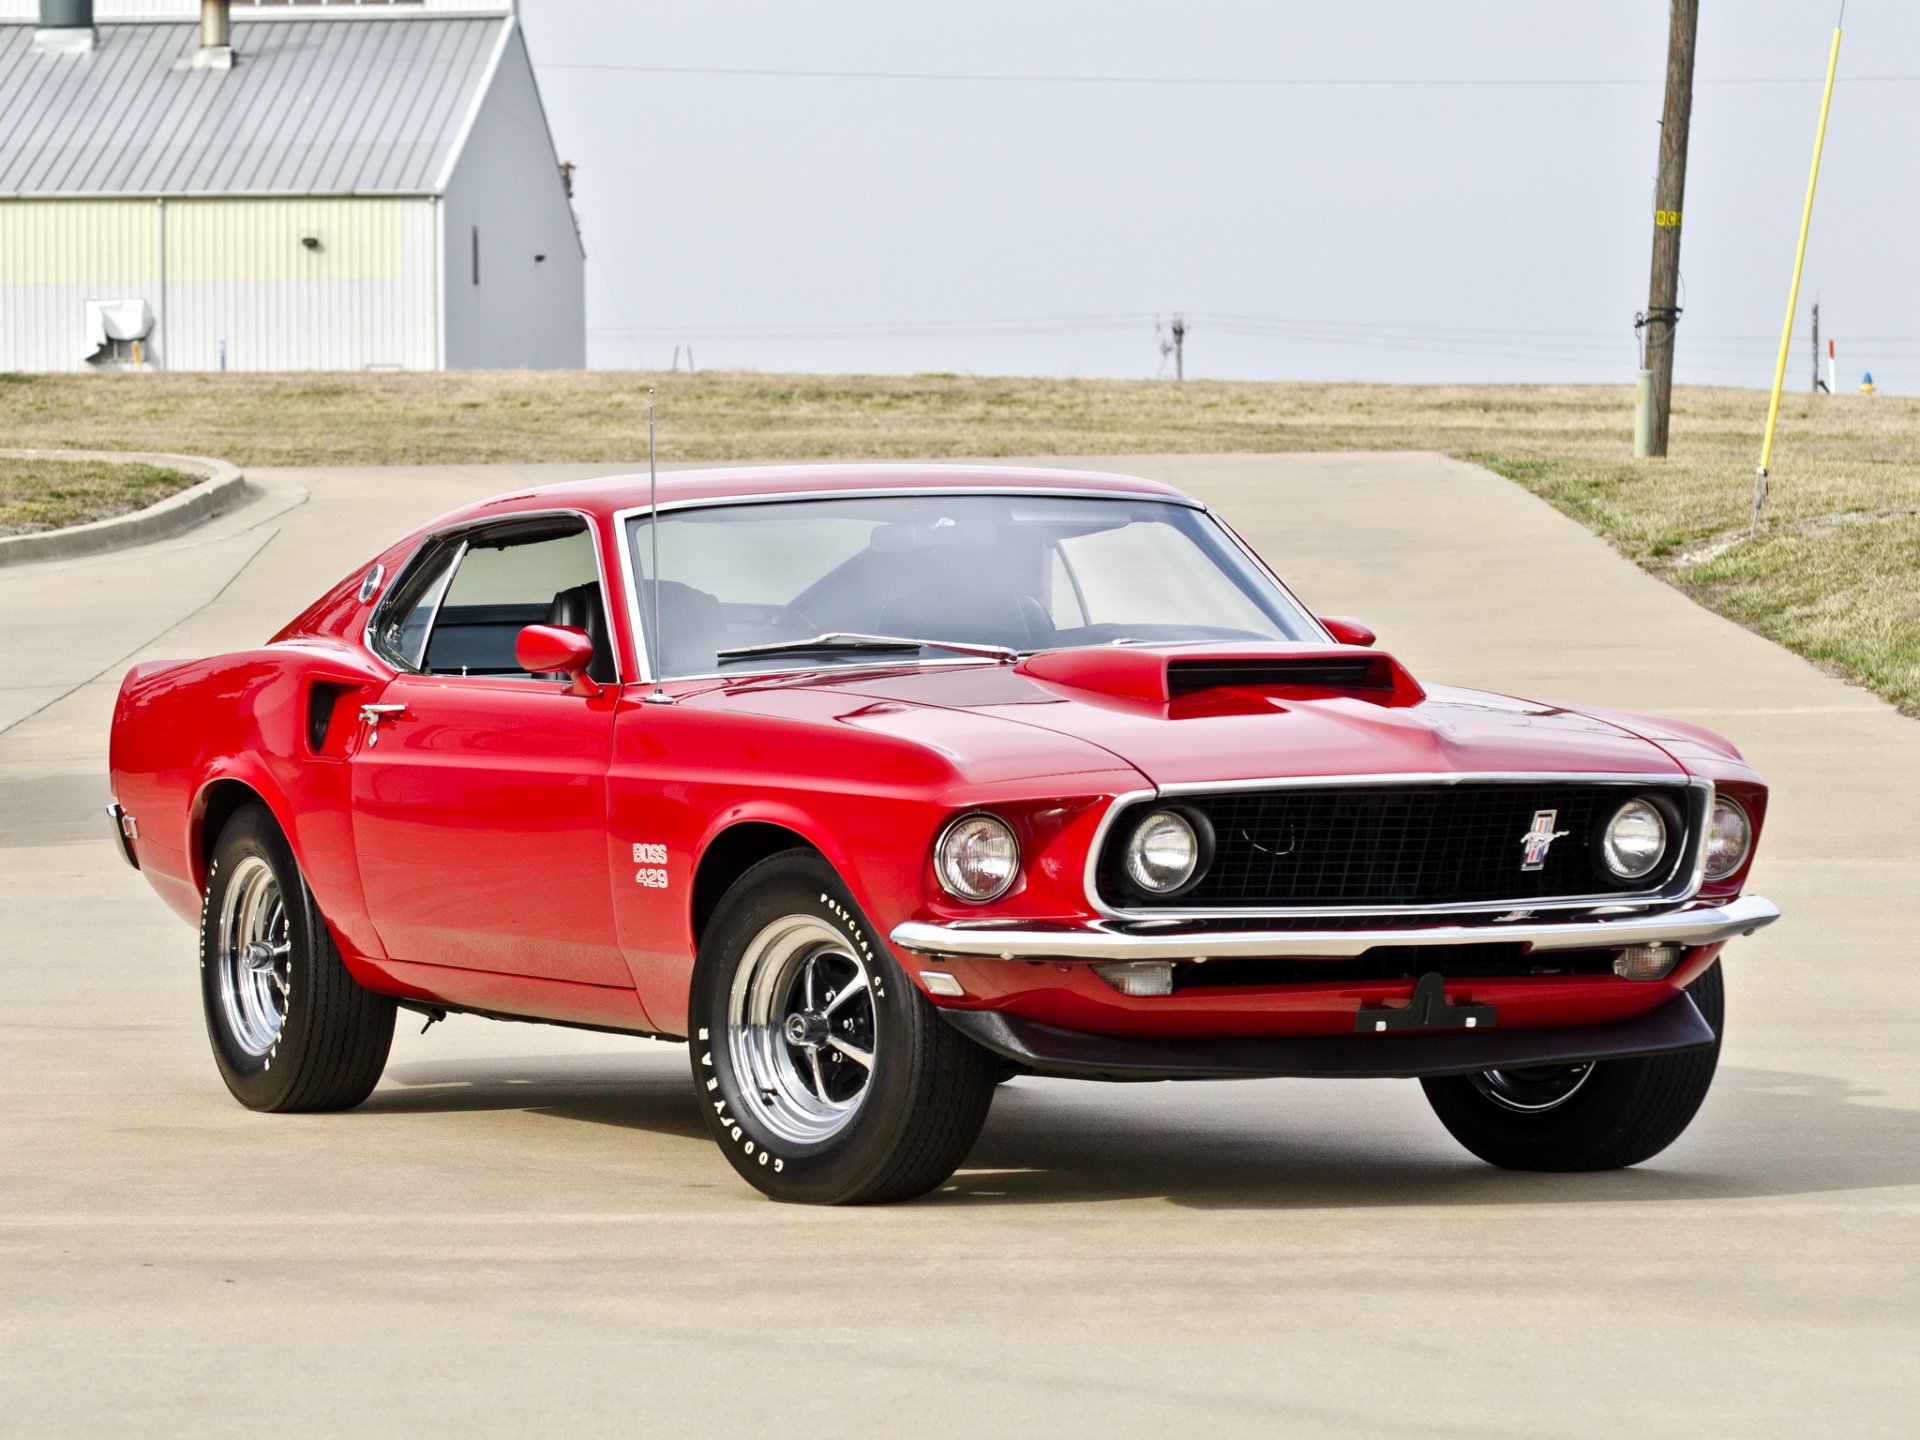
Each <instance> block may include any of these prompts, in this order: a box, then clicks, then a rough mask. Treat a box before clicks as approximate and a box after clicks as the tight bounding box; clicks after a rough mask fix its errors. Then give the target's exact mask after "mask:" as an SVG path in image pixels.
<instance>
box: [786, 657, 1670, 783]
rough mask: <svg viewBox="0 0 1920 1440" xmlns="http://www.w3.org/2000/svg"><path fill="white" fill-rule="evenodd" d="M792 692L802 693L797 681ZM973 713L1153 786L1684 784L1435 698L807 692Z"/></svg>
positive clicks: (1539, 715)
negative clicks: (1149, 699)
mask: <svg viewBox="0 0 1920 1440" xmlns="http://www.w3.org/2000/svg"><path fill="white" fill-rule="evenodd" d="M786 683H788V684H792V683H793V682H792V681H788V682H786ZM816 687H817V688H820V689H830V690H833V691H836V692H838V693H840V694H843V695H845V694H859V695H863V696H867V697H870V698H872V699H875V700H885V701H890V702H893V703H894V704H899V705H910V706H914V707H921V708H926V709H932V710H944V711H965V712H969V713H972V714H975V715H980V716H993V717H996V718H998V719H1002V720H1006V721H1009V722H1012V723H1014V724H1018V725H1023V726H1027V727H1030V728H1034V729H1039V730H1045V731H1049V732H1052V734H1053V735H1055V736H1063V737H1070V738H1072V739H1075V740H1079V741H1082V742H1085V743H1089V744H1092V745H1097V746H1100V747H1101V748H1102V749H1105V750H1107V751H1108V752H1110V753H1111V754H1113V755H1114V756H1116V757H1117V758H1119V759H1120V760H1123V761H1125V762H1126V763H1127V764H1128V765H1130V766H1132V767H1133V768H1134V769H1136V770H1138V771H1139V772H1140V773H1141V774H1143V775H1145V776H1146V777H1147V778H1148V779H1149V780H1150V781H1151V782H1153V783H1154V784H1155V785H1190V784H1196V783H1209V782H1213V781H1226V780H1255V779H1265V778H1268V777H1276V778H1280V777H1285V778H1293V777H1300V778H1307V777H1314V776H1353V775H1383V776H1385V775H1396V776H1398V775H1447V774H1474V773H1489V772H1513V773H1548V774H1589V775H1616V774H1620V775H1673V776H1676V777H1678V776H1681V775H1684V774H1685V773H1686V772H1685V771H1684V770H1683V769H1682V767H1681V766H1680V765H1679V764H1678V763H1677V762H1676V761H1675V760H1674V759H1673V757H1672V756H1671V755H1669V754H1668V753H1667V752H1666V751H1665V750H1664V749H1662V748H1661V747H1660V746H1658V745H1656V744H1654V743H1652V742H1651V741H1649V740H1645V739H1643V738H1641V737H1640V736H1638V735H1635V734H1633V733H1632V732H1630V731H1628V730H1626V729H1624V728H1622V727H1620V726H1618V725H1615V724H1610V723H1608V722H1607V721H1605V720H1602V719H1599V718H1598V717H1596V716H1592V715H1585V714H1581V713H1578V712H1576V711H1571V710H1564V709H1561V708H1559V707H1558V706H1554V705H1549V704H1539V703H1535V702H1531V701H1525V700H1516V699H1512V698H1510V697H1508V696H1504V695H1493V694H1487V693H1484V692H1480V691H1474V690H1459V689H1452V688H1447V687H1429V688H1428V689H1427V690H1426V692H1425V695H1424V698H1422V699H1420V700H1419V701H1418V702H1417V703H1414V704H1400V705H1386V704H1382V703H1379V702H1378V701H1377V700H1374V699H1369V698H1365V697H1362V696H1356V695H1341V694H1328V693H1321V694H1313V695H1295V694H1266V693H1260V692H1256V691H1251V690H1245V689H1226V690H1218V691H1211V692H1206V693H1201V694H1194V695H1188V696H1184V697H1182V698H1180V699H1177V700H1174V701H1172V702H1170V703H1162V704H1153V703H1144V702H1141V701H1137V700H1127V699H1124V698H1120V697H1115V696H1112V695H1106V694H1099V693H1091V692H1085V691H1080V690H1076V689H1074V688H1073V687H1070V686H1062V685H1057V684H1050V683H1047V682H1046V681H1044V680H1040V679H1036V678H1034V677H1031V676H1028V675H1024V674H1021V673H1020V672H1018V671H1016V670H1014V669H1011V668H1009V667H1006V666H971V665H968V666H953V667H926V668H922V669H919V670H915V671H910V672H906V671H890V672H874V671H868V672H865V673H862V674H849V675H844V676H834V677H832V678H831V679H827V678H824V677H821V676H820V675H818V674H817V673H816V674H815V675H814V676H813V677H810V679H809V681H808V682H806V688H810V689H811V688H816Z"/></svg>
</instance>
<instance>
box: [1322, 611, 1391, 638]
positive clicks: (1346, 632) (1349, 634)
mask: <svg viewBox="0 0 1920 1440" xmlns="http://www.w3.org/2000/svg"><path fill="white" fill-rule="evenodd" d="M1320 623H1321V624H1322V625H1324V626H1326V627H1327V633H1328V634H1329V635H1331V636H1333V638H1334V639H1336V640H1338V641H1339V642H1340V643H1341V644H1342V645H1372V644H1373V642H1374V641H1376V640H1378V639H1379V638H1380V637H1379V636H1378V635H1376V634H1374V633H1373V629H1372V627H1371V626H1367V625H1362V624H1361V623H1360V622H1359V621H1358V620H1355V619H1353V618H1352V617H1351V616H1348V615H1322V616H1321V617H1320Z"/></svg>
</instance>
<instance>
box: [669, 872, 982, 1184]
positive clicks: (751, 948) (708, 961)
mask: <svg viewBox="0 0 1920 1440" xmlns="http://www.w3.org/2000/svg"><path fill="white" fill-rule="evenodd" d="M690 1002H691V1003H690V1006H689V1028H690V1031H691V1035H690V1048H691V1052H692V1060H693V1078H694V1084H695V1086H696V1087H697V1088H698V1092H699V1097H700V1105H701V1109H702V1111H703V1112H704V1113H705V1115H706V1118H707V1127H708V1129H709V1130H710V1131H711V1132H712V1134H713V1137H714V1139H715V1141H717V1142H718V1144H719V1146H720V1148H721V1150H722V1151H723V1152H724V1153H725V1154H726V1156H727V1158H728V1160H730V1161H731V1162H732V1164H733V1167H734V1169H736V1170H738V1171H739V1172H740V1174H741V1175H742V1176H744V1177H745V1178H746V1180H747V1181H748V1182H749V1183H750V1184H752V1185H754V1186H755V1187H756V1188H758V1189H759V1190H761V1191H763V1192H765V1193H766V1194H768V1195H770V1196H772V1197H773V1198H774V1199H776V1200H791V1201H800V1202H806V1203H812V1204H820V1205H849V1204H863V1203H865V1204H871V1203H877V1202H883V1201H889V1200H906V1199H910V1198H912V1197H913V1196H916V1195H923V1194H925V1193H926V1192H927V1191H929V1190H932V1189H934V1188H935V1187H936V1186H938V1185H940V1184H941V1182H943V1181H944V1180H946V1178H947V1177H948V1176H949V1175H951V1174H952V1173H953V1172H954V1170H955V1169H956V1168H957V1167H958V1166H959V1164H960V1162H961V1161H962V1160H964V1159H965V1158H966V1155H967V1152H968V1151H969V1150H970V1149H972V1148H973V1142H974V1140H975V1139H976V1138H978V1136H979V1134H980V1127H981V1126H982V1125H983V1124H984V1123H985V1122H986V1118H987V1111H988V1109H989V1107H990V1106H991V1105H992V1103H993V1091H994V1082H995V1079H996V1076H997V1071H996V1070H995V1066H994V1060H993V1057H992V1056H990V1055H989V1054H988V1053H987V1052H986V1051H984V1050H982V1049H980V1048H979V1047H978V1046H976V1045H975V1044H973V1042H972V1041H970V1040H968V1039H967V1038H966V1037H965V1036H963V1035H961V1034H960V1033H959V1032H958V1031H957V1030H955V1029H953V1028H952V1027H951V1026H949V1025H948V1024H946V1023H945V1022H944V1021H943V1020H941V1018H940V1017H939V1015H938V1014H937V1013H936V1012H935V1010H934V1007H933V1005H932V1004H931V1003H930V1002H929V1001H928V1000H927V999H926V997H925V996H923V995H922V994H921V993H920V992H919V991H918V990H917V989H915V988H914V986H913V985H912V983H911V982H909V981H908V979H907V977H906V976H905V975H904V974H902V973H901V970H900V967H899V966H898V965H897V964H896V963H895V962H894V959H893V957H892V955H891V954H890V953H889V952H888V950H887V947H886V945H885V944H884V943H883V942H882V941H881V940H880V938H879V937H878V935H877V934H876V933H875V932H874V929H873V927H872V926H871V925H869V924H868V923H867V920H866V918H865V917H864V916H863V915H861V913H860V910H859V907H858V906H857V905H855V904H854V902H853V898H852V896H851V895H849V894H848V892H847V889H846V887H845V886H844V885H843V884H841V882H840V879H839V877H838V876H837V875H835V874H834V872H833V869H832V868H831V867H830V866H829V865H828V864H827V863H826V862H825V861H824V860H823V859H821V857H820V856H819V855H818V854H816V853H815V852H814V851H811V850H788V851H784V852H782V853H781V854H778V855H774V856H771V857H770V858H768V859H766V860H763V861H761V862H760V863H759V864H758V865H755V866H754V867H753V868H752V869H751V870H748V871H747V872H746V873H745V874H744V875H742V876H741V877H740V879H739V880H737V881H736V882H735V883H734V885H733V887H732V888H731V889H730V890H729V891H728V892H727V894H726V896H725V897H724V898H723V899H722V900H721V902H720V905H719V907H718V909H717V910H716V911H715V913H714V916H713V919H712V920H711V921H710V922H709V924H708V926H707V930H706V933H705V935H704V936H703V938H702V941H701V945H700V953H699V956H698V957H697V959H696V961H695V963H694V971H693V989H692V993H691V996H690Z"/></svg>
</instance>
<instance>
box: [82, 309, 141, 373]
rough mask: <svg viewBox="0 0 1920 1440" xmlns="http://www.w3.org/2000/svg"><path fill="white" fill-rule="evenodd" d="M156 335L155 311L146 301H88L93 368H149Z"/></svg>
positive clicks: (88, 329) (88, 336)
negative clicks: (151, 339) (149, 348)
mask: <svg viewBox="0 0 1920 1440" xmlns="http://www.w3.org/2000/svg"><path fill="white" fill-rule="evenodd" d="M152 334H153V311H152V310H151V309H150V308H149V307H148V305H147V302H146V301H144V300H89V301H87V339H88V341H89V342H90V343H91V344H92V345H93V347H94V349H93V353H92V354H91V355H89V356H87V363H88V364H89V365H93V366H97V367H98V368H100V369H103V370H115V369H121V368H123V367H127V366H135V367H137V366H142V365H145V364H146V363H147V359H148V357H147V354H146V345H147V339H148V337H149V336H151V335H152Z"/></svg>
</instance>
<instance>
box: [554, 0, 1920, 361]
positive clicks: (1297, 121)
mask: <svg viewBox="0 0 1920 1440" xmlns="http://www.w3.org/2000/svg"><path fill="white" fill-rule="evenodd" d="M1667 8H1668V7H1667V3H1666V0H1608V3H1594V4H1582V5H1574V4H1564V3H1557V0H1556V3H1548V0H1448V3H1445V4H1438V3H1434V0H1340V3H1337V4H1327V3H1319V4H1314V5H1305V4H1296V3H1292V0H1193V3H1189V4H1185V5H1180V6H1173V5H1168V4H1166V3H1165V0H1157V3H1147V0H1098V3H1089V0H1046V3H1041V4H1036V3H1034V0H1020V3H1008V0H972V3H969V4H966V5H917V6H907V5H901V4H899V3H898V0H888V3H879V0H816V3H813V4H804V5H802V4H794V3H791V0H786V3H775V0H645V3H621V4H617V5H616V4H608V3H605V0H522V17H523V20H524V23H525V26H526V31H527V37H528V43H529V47H530V49H531V50H532V53H533V57H534V61H535V64H536V66H537V68H538V71H539V74H540V78H541V84H542V91H543V94H544V97H545V102H546V105H547V109H548V112H549V116H550V119H551V122H552V125H553V129H554V133H555V139H556V142H557V144H558V146H559V149H560V153H561V155H562V156H563V157H564V158H567V159H570V160H572V161H574V162H575V163H576V164H577V165H578V166H579V172H578V181H577V201H576V203H577V206H578V210H579V214H580V218H581V222H582V225H583V228H584V231H585V237H586V245H587V251H588V270H587V277H588V278H587V315H588V324H589V327H590V330H591V337H590V341H589V347H588V353H589V356H590V359H591V363H593V364H594V365H596V366H603V367H605V366H615V367H630V366H636V365H643V366H647V367H655V366H658V367H663V368H664V367H665V366H666V365H667V364H668V363H669V361H670V358H671V356H672V353H673V350H674V346H675V344H676V343H680V344H687V345H691V346H692V349H693V353H694V356H695V358H696V360H697V362H698V364H699V366H700V368H702V369H713V368H748V369H760V370H816V371H853V370H866V371H925V370H953V371H962V372H974V373H981V374H1041V375H1115V376H1150V375H1153V374H1155V373H1156V372H1157V371H1158V370H1159V368H1160V366H1161V363H1162V361H1161V356H1160V354H1159V352H1158V350H1157V348H1156V344H1155V330H1154V316H1155V313H1156V312H1158V313H1159V314H1161V315H1162V316H1167V317H1170V316H1171V315H1172V314H1173V313H1174V312H1175V311H1176V310H1179V311H1183V312H1184V313H1185V314H1186V316H1187V318H1188V337H1187V372H1188V374H1189V375H1197V376H1216V377H1239V378H1259V379H1336V380H1347V379H1358V380H1383V381H1389V380H1404V381H1419V380H1455V379H1458V380H1565V381H1607V380H1625V379H1629V378H1630V377H1631V372H1632V370H1633V369H1634V366H1635V364H1636V360H1635V349H1634V342H1633V338H1632V337H1633V330H1632V323H1633V316H1634V313H1635V311H1637V310H1639V309H1641V308H1643V307H1644V306H1645V304H1646V298H1647V267H1648V257H1649V248H1650V244H1651V211H1652V184H1653V170H1654V161H1655V152H1656V147H1657V143H1658V132H1659V119H1660V107H1661V79H1662V75H1663V71H1664V64H1665V53H1666V42H1667ZM1836 8H1837V6H1836V3H1834V0H1703V3H1702V5H1701V9H1702V12H1703V13H1702V19H1701V24H1700V41H1699V59H1698V67H1697V71H1696V78H1697V88H1696V93H1695V103H1694V112H1693V142H1692V160H1691V164H1690V167H1689V176H1688V186H1687V205H1686V211H1685V229H1684V241H1683V251H1682V272H1683V280H1684V284H1685V294H1684V302H1685V310H1686V314H1685V318H1684V319H1683V320H1682V322H1681V328H1680V332H1679V350H1678V353H1679V366H1678V371H1679V377H1680V379H1681V380H1682V381H1683V382H1698V383H1718V384H1735V385H1754V386H1764V385H1765V384H1767V383H1769V381H1770V378H1771V374H1772V365H1773V354H1774V348H1775V346H1776V344H1777V340H1778V334H1779V327H1780V322H1781V318H1782V315H1783V313H1784V310H1785V305H1786V291H1787V283H1788V280H1789V274H1790V269H1791V264H1792V260H1793V247H1794V238H1795V232H1796V229H1797V226H1798V223H1799V211H1800V204H1801V199H1802V195H1803V193H1804V189H1805V185H1806V175H1807V164H1808V161H1809V159H1810V157H1811V153H1812V144H1813V130H1814V123H1815V120H1816V118H1817V114H1818V109H1819V100H1820V84H1819V80H1820V77H1821V75H1822V74H1823V73H1824V71H1825V66H1826V57H1827V47H1828V44H1829V40H1830V38H1831V35H1832V30H1833V24H1834V19H1835V10H1836ZM593 67H610V68H593ZM623 67H624V68H623ZM646 67H654V68H646ZM715 71H787V72H793V71H800V72H821V71H831V72H841V73H840V74H838V75H836V76H819V75H807V74H798V75H795V74H785V75H766V74H739V73H733V74H728V73H711V72H715ZM702 72H706V73H702ZM846 72H859V77H858V78H852V77H849V76H848V75H847V74H846ZM868 76H888V77H904V78H866V77H868ZM928 76H965V77H979V76H987V77H1008V76H1012V77H1039V78H1014V79H1000V78H987V79H981V78H925V77H928ZM1840 76H1841V79H1840V84H1839V88H1838V90H1837V91H1836V94H1835V99H1834V108H1833V117H1832V121H1831V123H1830V126H1829V130H1828V135H1827V149H1826V160H1825V164H1824V166H1823V169H1822V172H1821V183H1820V193H1819V200H1818V205H1817V208H1816V211H1815V216H1814V227H1813V238H1812V242H1811V245H1810V247H1809V250H1808V256H1807V270H1806V279H1805V282H1804V286H1803V290H1802V304H1801V317H1800V327H1801V328H1799V329H1798V330H1796V333H1795V339H1794V347H1793V351H1792V359H1791V364H1790V367H1789V370H1788V383H1789V385H1790V386H1792V387H1794V388H1798V389H1804V388H1806V386H1807V384H1808V380H1809V371H1810V368H1811V345H1810V340H1809V336H1808V334H1807V331H1806V329H1805V317H1806V308H1807V303H1808V302H1809V301H1810V300H1811V299H1813V298H1814V297H1815V296H1818V297H1819V299H1820V301H1821V323H1822V330H1823V333H1824V334H1832V335H1835V336H1837V338H1838V340H1839V343H1840V370H1841V379H1842V382H1843V384H1845V385H1847V386H1849V387H1851V386H1853V385H1856V384H1857V383H1858V382H1859V380H1860V377H1861V373H1862V372H1863V371H1865V370H1871V371H1872V372H1873V375H1874V378H1875V380H1876V381H1877V382H1879V383H1880V384H1881V385H1882V387H1883V388H1888V389H1896V390H1901V391H1907V392H1920V267H1917V266H1916V264H1915V255H1916V249H1917V246H1916V240H1917V239H1920V164H1916V163H1915V157H1914V151H1915V140H1916V138H1917V137H1920V123H1917V122H1920V4H1915V3H1914V0H1849V3H1848V6H1847V25H1846V35H1845V41H1844V44H1843V48H1842V52H1841V60H1840ZM1876 76H1879V77H1901V78H1898V79H1879V80H1876V79H1873V78H1871V77H1876ZM1064 77H1105V78H1101V79H1098V80H1080V81H1076V80H1073V79H1069V78H1064ZM1112 77H1121V78H1118V79H1116V78H1112ZM1129 77H1139V78H1129ZM1180 79H1186V80H1193V81H1206V82H1211V83H1171V82H1172V81H1175V80H1180ZM1258 80H1279V81H1289V82H1298V81H1315V82H1322V83H1312V84H1300V83H1283V84H1242V83H1220V82H1223V81H1258ZM1514 81H1525V82H1537V83H1525V84H1515V83H1512V82H1514ZM1762 82H1772V83H1762ZM929 331H931V332H935V333H928V332H929Z"/></svg>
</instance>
